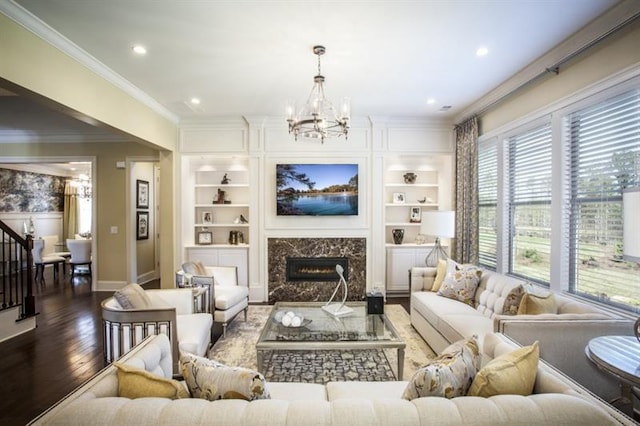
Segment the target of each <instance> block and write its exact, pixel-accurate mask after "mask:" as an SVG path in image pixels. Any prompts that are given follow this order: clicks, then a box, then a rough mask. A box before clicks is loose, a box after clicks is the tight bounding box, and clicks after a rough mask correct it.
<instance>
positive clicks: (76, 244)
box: [67, 239, 92, 279]
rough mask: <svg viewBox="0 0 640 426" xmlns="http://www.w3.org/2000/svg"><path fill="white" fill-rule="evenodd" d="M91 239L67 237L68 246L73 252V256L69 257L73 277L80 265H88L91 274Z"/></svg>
mask: <svg viewBox="0 0 640 426" xmlns="http://www.w3.org/2000/svg"><path fill="white" fill-rule="evenodd" d="M91 241H92V240H72V239H67V248H68V249H69V251H70V252H71V258H69V269H70V270H71V279H73V277H74V275H75V274H76V267H78V266H88V267H89V275H91Z"/></svg>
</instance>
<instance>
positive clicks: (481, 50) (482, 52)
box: [476, 46, 489, 56]
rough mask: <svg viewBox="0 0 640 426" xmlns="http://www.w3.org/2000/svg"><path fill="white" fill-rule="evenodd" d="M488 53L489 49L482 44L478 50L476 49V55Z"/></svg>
mask: <svg viewBox="0 0 640 426" xmlns="http://www.w3.org/2000/svg"><path fill="white" fill-rule="evenodd" d="M488 53H489V49H487V48H486V47H484V46H482V47H479V48H478V50H476V56H487V54H488Z"/></svg>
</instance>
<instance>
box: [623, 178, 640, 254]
mask: <svg viewBox="0 0 640 426" xmlns="http://www.w3.org/2000/svg"><path fill="white" fill-rule="evenodd" d="M622 210H623V216H622V233H623V240H622V252H623V258H624V260H626V261H629V262H640V187H635V188H627V189H625V190H624V191H622Z"/></svg>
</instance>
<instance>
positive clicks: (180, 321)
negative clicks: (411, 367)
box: [176, 313, 213, 356]
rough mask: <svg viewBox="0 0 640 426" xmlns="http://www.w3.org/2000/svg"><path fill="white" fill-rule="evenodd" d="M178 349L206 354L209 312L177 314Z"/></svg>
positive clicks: (210, 318)
mask: <svg viewBox="0 0 640 426" xmlns="http://www.w3.org/2000/svg"><path fill="white" fill-rule="evenodd" d="M176 322H177V326H178V337H179V343H178V349H179V350H180V351H182V352H188V353H190V354H194V355H198V356H206V354H207V349H208V348H209V343H211V326H212V325H213V318H212V317H211V314H204V313H203V314H191V315H178V316H177V321H176Z"/></svg>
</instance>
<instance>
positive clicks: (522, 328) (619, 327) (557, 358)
mask: <svg viewBox="0 0 640 426" xmlns="http://www.w3.org/2000/svg"><path fill="white" fill-rule="evenodd" d="M581 315H582V314H562V315H547V314H543V315H516V316H511V317H510V318H506V316H498V317H496V318H494V330H495V331H497V332H500V333H503V334H504V335H506V336H508V337H509V338H511V339H513V340H514V341H516V342H517V343H519V344H521V345H530V344H532V343H533V342H534V341H536V340H537V341H538V342H539V344H540V357H541V358H542V359H544V360H545V361H547V362H548V363H549V364H551V365H553V366H554V367H556V368H557V369H559V370H560V371H562V372H563V373H565V374H566V375H567V376H569V377H571V378H572V379H573V380H575V381H576V382H578V383H580V384H581V385H582V386H584V387H586V388H587V389H589V390H590V391H592V392H594V393H595V394H597V395H598V396H599V397H601V398H603V399H605V400H611V399H613V398H615V397H617V396H619V382H618V381H617V380H615V379H614V378H613V377H612V376H610V375H608V374H606V373H604V372H602V371H600V370H599V369H598V368H597V367H596V366H595V365H594V364H593V363H592V362H591V361H589V359H588V358H587V356H586V355H585V347H586V346H587V344H588V343H589V340H591V339H593V338H594V337H598V336H607V335H632V334H633V321H632V320H629V319H613V318H612V319H577V318H573V317H580V316H581ZM520 317H523V318H520ZM535 317H538V318H535ZM549 317H555V318H549ZM571 318H573V319H571Z"/></svg>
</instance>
